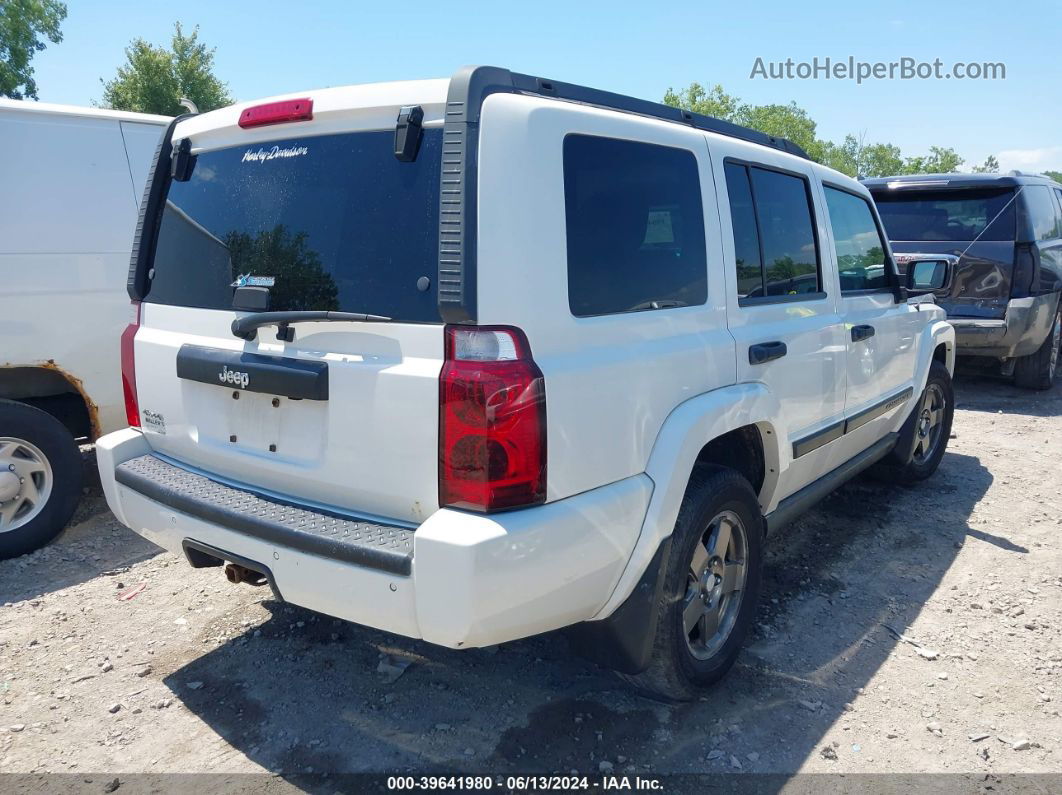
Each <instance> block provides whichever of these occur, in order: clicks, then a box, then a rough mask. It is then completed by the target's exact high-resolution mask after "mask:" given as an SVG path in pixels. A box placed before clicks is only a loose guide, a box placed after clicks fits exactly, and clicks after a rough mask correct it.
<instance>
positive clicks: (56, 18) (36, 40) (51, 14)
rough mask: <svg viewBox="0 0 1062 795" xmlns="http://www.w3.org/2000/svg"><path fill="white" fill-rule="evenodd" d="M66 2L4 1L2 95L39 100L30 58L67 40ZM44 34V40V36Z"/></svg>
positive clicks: (0, 17)
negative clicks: (63, 27) (64, 27)
mask: <svg viewBox="0 0 1062 795" xmlns="http://www.w3.org/2000/svg"><path fill="white" fill-rule="evenodd" d="M64 19H66V4H65V3H60V2H58V0H0V96H4V97H11V98H12V99H38V97H37V82H36V81H35V80H34V79H33V67H32V66H30V61H31V60H33V56H34V55H36V54H37V53H39V52H41V51H42V50H43V49H44V48H45V47H47V45H46V44H45V43H44V41H43V39H47V40H48V41H50V42H51V43H52V44H58V43H59V42H61V41H62V40H63V34H62V32H61V31H60V30H59V26H60V24H61V23H62V21H63V20H64ZM42 37H43V39H42Z"/></svg>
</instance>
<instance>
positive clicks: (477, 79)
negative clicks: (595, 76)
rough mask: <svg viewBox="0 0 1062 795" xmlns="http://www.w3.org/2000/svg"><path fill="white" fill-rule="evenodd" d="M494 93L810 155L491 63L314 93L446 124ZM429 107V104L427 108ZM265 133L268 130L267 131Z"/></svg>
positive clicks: (187, 131) (184, 129) (194, 128)
mask: <svg viewBox="0 0 1062 795" xmlns="http://www.w3.org/2000/svg"><path fill="white" fill-rule="evenodd" d="M494 93H511V94H530V95H534V96H541V97H552V98H555V99H561V100H566V101H568V102H575V103H580V104H584V105H590V106H596V107H600V108H605V109H608V110H616V111H620V112H623V113H633V114H637V115H640V116H648V117H651V118H655V119H661V120H662V121H668V122H673V123H677V124H682V125H685V126H688V127H693V128H695V129H698V130H704V131H705V132H713V133H717V134H719V135H725V136H728V137H731V138H738V139H741V140H744V141H748V142H749V143H753V144H759V145H761V146H766V147H769V148H772V149H777V150H779V151H782V152H787V153H788V154H791V155H795V156H797V157H802V158H805V159H809V160H810V158H809V157H808V154H807V152H805V151H804V150H803V149H802V148H801V147H800V146H799V145H798V144H796V143H794V142H793V141H790V140H788V139H786V138H780V137H778V136H774V135H768V134H767V133H763V132H760V131H759V130H754V129H752V128H750V127H743V126H741V125H738V124H734V123H732V122H728V121H725V120H723V119H717V118H714V117H711V116H704V115H702V114H700V113H694V112H692V111H689V110H685V109H683V108H676V107H672V106H670V105H664V104H661V103H659V102H651V101H649V100H644V99H638V98H636V97H630V96H627V95H624V94H616V93H613V92H611V91H602V90H600V89H596V88H588V87H586V86H580V85H576V84H574V83H562V82H560V81H557V80H548V79H546V78H543V77H536V76H534V75H526V74H520V73H518V72H511V71H509V70H508V69H501V68H498V67H494V66H465V67H462V68H461V69H458V70H457V71H456V72H454V74H453V75H451V77H450V78H449V79H436V80H411V81H406V82H395V83H365V84H355V85H348V86H339V87H335V88H330V89H322V90H317V91H313V92H312V94H313V98H314V114H315V116H316V115H317V114H318V113H321V112H324V113H328V112H330V111H343V110H349V109H350V108H352V107H353V108H358V109H361V110H367V109H370V110H377V109H383V108H386V109H387V113H388V114H389V117H388V120H389V121H390V122H391V123H394V118H393V106H394V98H395V97H400V98H401V99H402V103H403V105H408V104H421V105H423V106H425V107H424V111H425V122H428V121H429V120H431V121H435V119H434V118H433V116H434V112H435V111H436V109H437V110H438V112H439V113H440V115H443V117H444V120H445V121H446V122H447V123H449V122H452V121H460V122H467V123H475V122H477V121H478V120H479V111H480V107H481V105H482V103H483V100H484V99H486V97H487V96H489V95H490V94H494ZM303 96H306V92H299V93H295V94H284V95H281V96H276V97H268V98H263V99H258V100H253V101H249V102H241V103H237V104H235V105H231V106H229V107H225V108H220V109H218V110H214V111H210V112H209V113H204V114H200V115H197V116H192V115H189V116H184V117H181V119H182V120H181V127H180V135H181V136H186V135H187V136H190V135H196V134H200V133H203V132H208V131H215V130H217V129H219V128H221V127H226V126H227V127H235V126H236V124H237V122H238V119H239V117H240V113H241V112H242V111H243V110H244V109H246V108H248V107H253V106H256V105H261V104H265V103H270V102H278V101H282V100H290V99H298V98H300V97H303ZM428 106H431V108H430V109H429V107H428ZM429 110H430V111H431V112H429ZM381 124H382V120H381ZM383 126H386V125H383ZM265 134H266V135H268V133H265Z"/></svg>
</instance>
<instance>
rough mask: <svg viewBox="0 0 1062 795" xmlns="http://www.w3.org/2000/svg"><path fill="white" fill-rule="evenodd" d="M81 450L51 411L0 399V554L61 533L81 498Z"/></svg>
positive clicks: (44, 541)
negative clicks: (46, 411)
mask: <svg viewBox="0 0 1062 795" xmlns="http://www.w3.org/2000/svg"><path fill="white" fill-rule="evenodd" d="M82 469H83V467H82V462H81V453H80V451H79V450H78V447H77V444H76V442H75V441H74V437H73V436H71V435H70V431H68V430H67V429H66V427H65V426H63V424H62V423H60V422H59V421H58V420H57V419H55V418H54V417H53V416H52V415H50V414H47V413H45V412H43V411H41V410H40V409H36V408H33V407H32V406H27V405H26V404H24V403H17V402H14V401H10V400H0V560H5V559H7V558H14V557H17V556H18V555H24V554H25V553H27V552H32V551H33V550H35V549H37V548H38V547H42V546H44V545H45V544H47V543H48V542H49V541H51V540H52V539H53V538H55V537H56V536H57V535H59V532H60V531H61V530H62V529H63V527H65V526H66V523H67V522H68V521H70V517H71V516H72V515H73V513H74V509H75V508H76V507H77V503H78V500H79V499H80V498H81V479H82V474H83V472H82Z"/></svg>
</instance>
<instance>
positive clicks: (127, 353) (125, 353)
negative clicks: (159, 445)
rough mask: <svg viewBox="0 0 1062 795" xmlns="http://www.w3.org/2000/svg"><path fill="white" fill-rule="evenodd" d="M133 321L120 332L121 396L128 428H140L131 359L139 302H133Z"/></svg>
mask: <svg viewBox="0 0 1062 795" xmlns="http://www.w3.org/2000/svg"><path fill="white" fill-rule="evenodd" d="M132 309H133V319H132V322H131V323H130V324H129V325H128V326H126V327H125V331H123V332H122V347H121V351H122V396H123V397H124V398H125V419H126V422H128V423H129V427H130V428H139V427H140V404H139V402H138V401H137V396H136V362H135V361H134V359H133V338H134V337H136V332H137V329H139V328H140V302H139V301H133V304H132Z"/></svg>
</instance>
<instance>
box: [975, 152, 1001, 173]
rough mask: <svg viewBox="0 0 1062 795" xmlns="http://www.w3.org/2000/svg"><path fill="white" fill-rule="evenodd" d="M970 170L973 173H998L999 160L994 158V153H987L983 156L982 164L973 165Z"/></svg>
mask: <svg viewBox="0 0 1062 795" xmlns="http://www.w3.org/2000/svg"><path fill="white" fill-rule="evenodd" d="M972 170H973V173H975V174H998V173H999V161H998V160H996V156H995V155H989V156H988V157H986V158H985V162H984V163H983V164H981V165H979V166H974V167H973V169H972Z"/></svg>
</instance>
